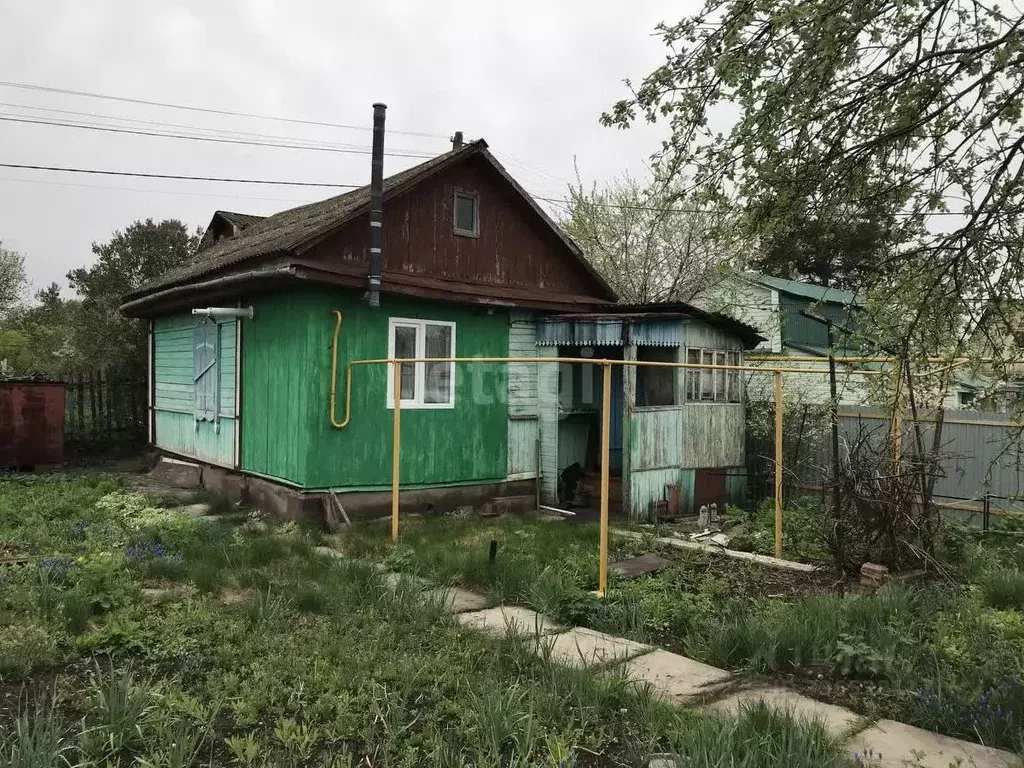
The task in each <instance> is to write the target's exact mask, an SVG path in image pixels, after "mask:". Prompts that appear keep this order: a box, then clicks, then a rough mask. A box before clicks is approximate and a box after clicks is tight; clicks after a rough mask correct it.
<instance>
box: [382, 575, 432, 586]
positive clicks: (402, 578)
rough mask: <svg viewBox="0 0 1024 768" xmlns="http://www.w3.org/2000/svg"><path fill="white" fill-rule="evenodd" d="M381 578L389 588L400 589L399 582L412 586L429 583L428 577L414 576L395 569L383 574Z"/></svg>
mask: <svg viewBox="0 0 1024 768" xmlns="http://www.w3.org/2000/svg"><path fill="white" fill-rule="evenodd" d="M381 579H383V580H384V583H385V584H386V585H387V588H388V589H398V585H399V584H404V585H406V586H412V587H425V586H427V584H428V583H429V582H428V581H427V580H426V579H424V578H421V577H419V576H413V575H412V574H408V573H395V572H393V571H392V572H389V573H383V574H381Z"/></svg>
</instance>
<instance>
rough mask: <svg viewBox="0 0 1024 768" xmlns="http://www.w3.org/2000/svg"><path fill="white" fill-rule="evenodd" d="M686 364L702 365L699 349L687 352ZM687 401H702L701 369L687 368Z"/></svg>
mask: <svg viewBox="0 0 1024 768" xmlns="http://www.w3.org/2000/svg"><path fill="white" fill-rule="evenodd" d="M686 362H688V363H693V364H695V365H699V364H700V350H699V349H688V350H686ZM685 370H686V377H685V378H686V399H687V400H699V399H700V369H698V368H686V369H685Z"/></svg>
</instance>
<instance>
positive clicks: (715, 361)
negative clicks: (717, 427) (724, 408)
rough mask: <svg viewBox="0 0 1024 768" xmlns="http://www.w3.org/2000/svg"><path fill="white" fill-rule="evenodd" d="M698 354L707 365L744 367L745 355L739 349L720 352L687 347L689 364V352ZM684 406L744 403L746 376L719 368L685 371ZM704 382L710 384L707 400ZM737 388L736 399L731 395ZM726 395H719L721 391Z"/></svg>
mask: <svg viewBox="0 0 1024 768" xmlns="http://www.w3.org/2000/svg"><path fill="white" fill-rule="evenodd" d="M691 351H692V352H694V353H696V355H697V356H698V357H699V358H700V362H701V363H704V364H707V365H743V352H741V351H740V350H738V349H717V348H711V347H686V348H685V355H684V357H683V359H684V360H685V361H686V362H688V363H689V362H691V361H690V352H691ZM683 370H685V371H686V374H685V375H684V376H683V381H684V383H685V386H684V387H683V400H682V402H683V404H686V405H699V404H702V403H703V404H705V405H711V404H716V403H730V404H735V403H742V402H743V376H742V375H741V371H738V370H722V369H720V368H711V369H708V368H684V369H683ZM705 383H706V384H709V385H710V392H709V394H710V397H704V396H703V394H704V391H705V386H704V385H705ZM733 385H734V386H735V390H734V391H735V393H736V398H735V399H733V398H732V397H731V396H730V393H731V392H732V391H733V389H734V388H733ZM723 386H724V390H722V392H723V394H722V395H721V396H719V392H720V389H721V388H722V387H723Z"/></svg>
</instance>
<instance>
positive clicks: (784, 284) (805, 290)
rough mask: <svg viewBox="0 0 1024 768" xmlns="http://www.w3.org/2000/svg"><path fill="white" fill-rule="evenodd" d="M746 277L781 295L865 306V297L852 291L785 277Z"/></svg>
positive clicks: (749, 275)
mask: <svg viewBox="0 0 1024 768" xmlns="http://www.w3.org/2000/svg"><path fill="white" fill-rule="evenodd" d="M745 277H746V278H747V279H748V280H750V281H751V282H754V283H759V284H760V285H763V286H765V287H766V288H772V289H774V290H776V291H779V292H780V293H788V294H789V295H790V296H798V297H800V298H803V299H811V300H812V301H825V302H828V303H830V304H846V305H849V304H863V303H864V300H863V297H860V296H857V294H855V293H852V292H851V291H841V290H839V289H838V288H827V287H825V286H823V285H815V284H814V283H801V282H798V281H796V280H787V279H785V278H783V277H771V276H769V275H757V274H748V275H745Z"/></svg>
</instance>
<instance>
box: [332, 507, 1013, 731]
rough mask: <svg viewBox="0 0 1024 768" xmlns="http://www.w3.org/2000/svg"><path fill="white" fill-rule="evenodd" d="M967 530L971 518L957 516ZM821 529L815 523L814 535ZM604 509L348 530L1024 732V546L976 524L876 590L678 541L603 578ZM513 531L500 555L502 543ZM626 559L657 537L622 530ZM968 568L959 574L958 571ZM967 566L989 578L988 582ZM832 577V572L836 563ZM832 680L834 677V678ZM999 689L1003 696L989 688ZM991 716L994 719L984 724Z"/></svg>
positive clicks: (873, 694) (638, 621)
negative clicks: (630, 575) (636, 567)
mask: <svg viewBox="0 0 1024 768" xmlns="http://www.w3.org/2000/svg"><path fill="white" fill-rule="evenodd" d="M958 535H960V536H961V537H962V535H963V532H962V531H961V532H958ZM808 538H809V537H808ZM597 539H598V534H597V529H596V527H595V526H592V525H571V524H565V523H548V522H541V521H523V522H517V523H512V524H506V523H501V522H493V521H450V520H419V521H409V522H408V523H406V524H404V525H403V529H402V541H401V542H400V544H399V545H398V546H396V547H392V546H391V544H390V543H389V541H388V531H387V527H386V526H383V525H379V524H367V525H364V526H358V527H356V528H354V529H352V530H350V531H348V532H346V533H345V534H343V535H342V536H341V537H340V539H339V540H338V541H337V543H339V544H340V545H341V546H342V547H343V548H344V549H345V550H346V551H348V552H350V553H352V554H357V555H361V556H365V557H368V558H377V559H383V560H384V561H385V562H387V563H388V564H389V565H390V566H391V567H394V568H401V569H404V570H408V571H411V572H417V573H420V574H422V575H425V576H428V577H430V578H432V579H435V580H438V581H442V582H449V583H456V584H462V585H465V586H468V587H471V588H474V589H478V590H482V591H485V592H487V593H488V594H489V595H491V596H492V597H493V598H494V599H496V600H504V601H507V602H512V603H517V604H520V605H526V606H529V607H532V608H534V609H536V610H538V611H541V612H543V613H545V614H546V615H548V616H550V617H552V618H553V619H556V620H558V621H560V622H562V623H565V624H570V625H583V626H589V627H592V628H594V629H598V630H602V631H607V632H612V633H615V634H620V635H624V636H628V637H631V638H633V639H636V640H640V641H644V642H652V643H655V644H657V645H661V646H662V647H665V648H668V649H669V650H672V651H675V652H678V653H683V654H685V655H687V656H690V657H693V658H696V659H698V660H701V661H704V662H706V663H709V664H712V665H715V666H719V667H722V668H725V669H730V670H740V671H744V672H746V673H748V674H749V675H751V676H784V677H783V682H786V683H787V684H788V682H789V680H790V678H789V676H791V675H796V676H797V679H798V680H808V681H811V682H809V683H808V684H807V685H808V687H809V689H810V690H809V692H810V693H811V694H812V695H814V694H815V693H818V695H822V696H825V697H826V698H829V699H831V700H834V701H837V702H838V703H842V704H845V705H846V706H849V707H851V708H853V709H854V710H856V711H858V712H860V713H861V714H864V715H866V716H871V717H887V718H892V719H896V720H903V721H907V720H908V719H909V720H910V721H912V722H915V723H918V724H920V725H922V726H924V727H929V728H936V729H938V730H940V731H942V732H944V733H949V734H951V735H956V736H960V737H964V738H974V739H980V738H982V737H981V736H979V733H980V731H981V729H982V728H983V729H984V731H985V733H987V734H991V735H990V736H986V737H985V743H989V744H995V745H997V746H1001V747H1004V748H1008V749H1021V748H1022V747H1024V734H1022V733H1021V730H1020V728H1019V727H1018V726H1017V725H1015V724H1016V723H1024V695H1017V693H1016V691H1018V689H1020V690H1024V682H1022V683H1021V684H1020V685H1018V684H1017V681H1021V680H1024V615H1022V613H1021V608H1022V607H1024V599H1022V598H1024V574H1022V573H1021V571H1019V570H1018V569H1017V567H1016V561H1017V559H1018V558H1019V554H1017V553H1016V552H1013V551H1010V550H1006V551H989V550H984V549H980V548H979V547H980V545H978V544H976V543H971V541H970V540H969V539H968V540H965V541H963V542H962V546H961V550H962V551H961V561H962V562H956V563H953V562H951V563H949V564H947V566H945V567H944V572H945V573H946V574H947V575H948V578H946V579H944V580H940V581H933V582H928V583H925V584H923V585H920V586H916V587H901V586H898V585H893V586H892V587H890V588H889V589H887V590H886V591H884V592H883V593H881V594H879V595H877V596H873V597H860V596H845V597H844V596H839V595H833V594H821V593H820V590H819V592H818V593H814V594H809V595H803V594H801V590H800V589H797V588H792V584H789V583H788V582H787V578H788V579H789V580H790V581H792V579H795V578H797V577H794V576H792V575H790V576H789V577H787V576H784V575H780V574H781V573H783V572H780V571H776V570H771V569H765V568H763V567H759V566H753V565H749V564H745V563H742V562H738V561H735V560H728V559H722V558H716V557H713V556H708V555H706V554H704V553H689V552H680V551H678V550H664V551H662V554H663V555H665V556H666V557H669V558H670V559H671V560H672V563H671V565H670V566H669V567H668V568H666V569H665V570H663V571H661V572H660V573H658V574H657V575H656V576H652V577H646V578H643V579H639V580H636V581H629V582H617V581H615V580H614V579H613V580H612V582H611V589H610V594H609V597H608V598H607V599H604V600H598V599H597V598H595V597H594V596H592V595H591V594H590V592H589V591H590V590H592V589H593V588H594V587H595V586H596V576H597V544H598V540H597ZM492 540H494V541H497V542H498V543H499V546H498V556H497V560H496V562H494V563H493V564H492V563H490V562H489V561H488V548H489V543H490V542H491V541H492ZM612 546H613V552H612V559H613V560H615V559H621V558H625V557H628V556H630V555H632V554H637V553H639V552H641V551H649V550H650V549H651V548H653V547H654V545H653V543H652V542H648V543H646V544H645V543H643V542H635V541H629V540H621V539H615V538H614V537H613V539H612ZM958 574H959V575H958ZM967 574H970V575H971V578H973V579H975V581H974V586H972V583H971V582H970V581H969V580H968V578H967ZM821 581H823V582H825V583H829V582H831V579H830V578H828V576H827V574H826V575H825V576H824V577H822V579H821ZM819 691H820V693H819ZM996 698H999V699H1000V701H1001V702H1003V704H1002V705H1001V706H1002V708H1001V709H1000V710H999V711H996V710H995V709H994V707H989V708H988V709H986V707H985V704H986V702H989V701H994V700H995V699H996ZM979 724H980V725H979Z"/></svg>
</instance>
